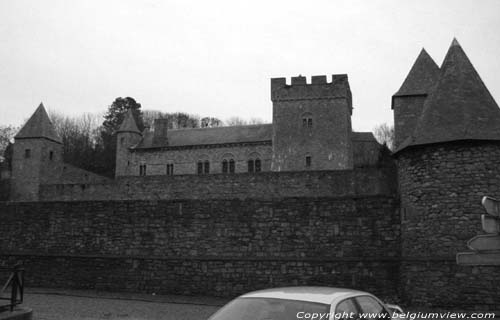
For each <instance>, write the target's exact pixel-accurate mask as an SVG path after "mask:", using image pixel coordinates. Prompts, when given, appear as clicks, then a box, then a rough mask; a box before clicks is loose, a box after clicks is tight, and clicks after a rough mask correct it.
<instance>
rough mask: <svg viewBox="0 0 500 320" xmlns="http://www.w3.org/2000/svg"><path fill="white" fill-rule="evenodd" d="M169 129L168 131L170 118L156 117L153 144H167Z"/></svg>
mask: <svg viewBox="0 0 500 320" xmlns="http://www.w3.org/2000/svg"><path fill="white" fill-rule="evenodd" d="M167 131H168V119H155V122H154V133H153V144H154V145H166V144H167V142H168V139H167Z"/></svg>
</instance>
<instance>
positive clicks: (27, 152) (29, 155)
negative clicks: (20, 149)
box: [24, 149, 31, 159]
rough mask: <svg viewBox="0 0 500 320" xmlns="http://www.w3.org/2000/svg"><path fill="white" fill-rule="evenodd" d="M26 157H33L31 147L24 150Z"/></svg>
mask: <svg viewBox="0 0 500 320" xmlns="http://www.w3.org/2000/svg"><path fill="white" fill-rule="evenodd" d="M24 157H25V158H26V159H28V158H31V149H26V150H24Z"/></svg>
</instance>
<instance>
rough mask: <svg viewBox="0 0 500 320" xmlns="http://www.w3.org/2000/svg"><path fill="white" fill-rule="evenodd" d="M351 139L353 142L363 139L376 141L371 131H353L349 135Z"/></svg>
mask: <svg viewBox="0 0 500 320" xmlns="http://www.w3.org/2000/svg"><path fill="white" fill-rule="evenodd" d="M351 140H352V141H354V142H358V141H360V142H361V141H364V142H373V141H375V142H376V141H377V139H375V136H374V135H373V133H372V132H353V133H352V135H351Z"/></svg>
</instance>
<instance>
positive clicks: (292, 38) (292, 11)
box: [0, 0, 500, 130]
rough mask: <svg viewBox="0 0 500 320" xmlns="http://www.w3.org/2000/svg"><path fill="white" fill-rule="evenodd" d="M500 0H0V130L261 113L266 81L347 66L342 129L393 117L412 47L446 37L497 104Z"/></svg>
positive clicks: (436, 51) (267, 116)
mask: <svg viewBox="0 0 500 320" xmlns="http://www.w3.org/2000/svg"><path fill="white" fill-rule="evenodd" d="M499 13H500V1H498V0H490V1H487V0H481V1H478V0H474V1H457V0H449V1H443V0H440V1H437V0H429V1H422V0H419V1H402V0H394V1H389V0H388V1H352V0H349V1H333V0H327V1H314V0H311V1H304V0H300V1H294V0H284V1H271V0H267V1H256V0H253V1H238V0H231V1H217V0H212V1H196V2H195V1H155V0H149V1H128V0H127V1H126V0H119V1H118V0H117V1H104V0H101V1H67V0H64V1H48V0H44V1H39V0H10V1H8V0H0V41H1V44H0V61H1V62H0V111H1V112H0V124H9V123H10V124H19V123H20V122H22V121H23V119H26V118H27V117H28V116H29V115H30V114H31V113H32V112H33V111H34V110H35V108H36V106H37V105H38V103H39V102H40V101H43V102H44V104H45V105H46V106H47V107H48V108H49V109H55V110H59V111H62V112H64V113H66V114H69V115H76V114H80V113H83V112H103V111H105V110H106V108H107V106H108V105H109V104H111V102H112V101H113V100H114V99H115V98H116V97H118V96H131V97H134V98H135V99H136V100H137V101H138V102H140V103H141V104H142V106H143V108H146V109H157V110H162V111H168V112H173V111H184V112H188V113H196V114H200V115H202V116H205V115H210V116H216V117H219V118H222V119H224V118H228V117H230V116H240V117H244V118H251V117H260V118H262V119H264V120H265V121H271V116H272V104H271V101H270V92H269V90H270V80H269V79H270V78H271V77H282V76H286V77H288V78H289V77H291V76H295V75H298V74H302V75H305V76H307V77H308V78H310V76H311V75H321V74H327V75H331V74H335V73H347V74H348V76H349V81H350V85H351V90H352V93H353V106H354V111H353V127H354V129H357V130H371V129H372V128H373V127H374V126H375V125H377V124H379V123H382V122H392V112H391V109H390V101H391V95H392V94H393V93H394V92H396V90H397V89H398V88H399V86H400V85H401V83H402V81H403V80H404V77H405V76H406V74H407V73H408V71H409V69H410V67H411V65H412V64H413V62H414V60H415V58H416V57H417V55H418V53H419V51H420V49H421V48H422V47H425V48H426V50H427V51H428V52H429V54H430V55H431V56H432V57H433V58H434V60H435V61H436V63H437V64H438V65H441V62H442V60H443V58H444V55H445V53H446V51H447V49H448V47H449V45H450V43H451V41H452V39H453V37H454V36H456V37H457V39H458V41H459V42H460V43H461V45H462V47H463V48H464V50H465V52H466V53H467V55H468V56H469V58H470V59H471V60H472V63H473V64H474V66H475V67H476V69H477V70H478V72H479V74H480V75H481V77H482V79H483V81H484V82H485V83H486V86H487V87H488V89H489V90H490V92H491V93H492V95H493V97H494V98H495V100H496V101H497V102H498V101H500V58H499V57H500V39H499V37H498V32H499V31H500V19H499V18H498V14H499Z"/></svg>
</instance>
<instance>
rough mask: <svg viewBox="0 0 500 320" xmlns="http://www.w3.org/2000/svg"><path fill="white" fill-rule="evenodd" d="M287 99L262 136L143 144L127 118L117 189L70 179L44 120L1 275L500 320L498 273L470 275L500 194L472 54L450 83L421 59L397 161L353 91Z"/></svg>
mask: <svg viewBox="0 0 500 320" xmlns="http://www.w3.org/2000/svg"><path fill="white" fill-rule="evenodd" d="M271 100H272V102H273V123H272V124H265V125H256V126H240V127H222V128H207V129H187V130H168V129H167V127H166V124H165V122H164V120H161V119H160V120H157V121H156V122H155V128H154V130H153V131H152V132H148V131H146V132H139V130H138V129H137V126H136V125H135V123H134V121H133V117H132V116H131V114H129V115H128V116H127V117H126V118H125V120H124V121H123V123H122V125H121V127H120V129H119V130H118V132H117V143H118V150H117V163H116V177H115V179H107V178H102V177H99V176H97V175H93V174H90V173H88V172H85V171H82V170H79V169H78V168H74V167H72V166H69V165H67V164H64V163H62V161H61V160H60V159H61V142H60V140H59V138H58V137H57V135H56V134H55V132H54V130H53V128H52V126H51V124H50V120H49V119H48V116H47V114H46V112H45V111H44V109H43V107H42V106H41V107H39V108H38V109H37V111H36V112H35V114H34V115H33V116H32V118H31V119H30V120H29V121H28V122H27V124H26V125H25V127H24V128H23V129H21V131H20V132H19V133H18V135H17V136H16V141H15V144H14V158H13V168H12V179H11V186H12V188H11V190H12V192H11V199H12V200H16V201H11V202H0V215H1V216H2V222H3V223H2V224H0V235H1V236H2V241H0V263H2V261H15V260H16V259H20V258H22V259H23V260H24V261H25V262H26V264H27V265H28V267H27V268H28V269H30V270H46V271H47V272H46V274H45V277H38V276H37V275H36V274H35V275H34V276H33V277H34V278H33V279H32V280H30V281H31V283H32V284H33V285H38V286H68V285H69V286H71V287H78V288H96V289H106V290H125V291H147V292H149V291H150V292H164V293H182V294H215V295H221V296H234V295H236V294H239V293H242V292H246V291H249V290H251V289H258V288H264V287H270V286H283V285H300V284H304V285H334V286H347V287H355V288H361V289H365V290H369V291H372V292H374V293H376V294H380V295H382V296H384V297H399V299H401V300H403V301H405V302H406V303H408V304H411V305H414V306H416V305H426V306H434V307H440V308H465V309H475V310H481V311H487V310H494V311H496V312H500V310H499V305H498V296H500V289H499V287H498V286H496V285H495V283H498V281H499V280H500V270H499V269H498V266H492V265H488V264H484V265H471V266H459V265H457V263H456V261H455V255H456V253H457V252H460V251H463V250H464V249H465V247H466V241H467V240H468V239H470V238H471V237H472V236H474V235H477V234H478V233H480V230H481V219H480V214H481V213H482V212H483V209H482V207H481V204H480V199H481V197H482V196H484V195H490V196H498V195H499V194H500V166H499V165H498V159H499V158H500V143H499V142H500V109H499V107H498V105H497V103H496V102H495V101H494V99H493V97H492V96H491V94H490V93H489V92H488V89H487V88H486V86H485V85H484V83H483V82H482V80H481V78H480V77H479V75H478V73H477V72H476V70H475V69H474V67H473V65H472V63H471V62H470V60H469V59H468V57H467V56H466V54H465V52H464V51H463V49H462V47H461V46H460V44H459V43H458V41H456V40H453V42H452V43H451V46H450V48H449V50H448V52H447V54H446V57H445V59H444V61H443V63H442V65H441V66H438V65H437V64H436V63H435V62H434V61H433V59H432V58H431V57H430V56H429V55H428V54H427V52H426V51H425V50H422V52H421V53H420V54H419V56H418V58H417V59H416V61H415V63H414V65H413V66H412V68H411V70H410V72H409V73H408V75H407V76H406V79H405V80H404V81H403V84H402V85H401V87H400V88H399V90H398V91H397V92H396V93H395V94H394V95H393V97H392V109H393V112H394V124H395V143H396V150H395V152H394V153H393V154H392V157H391V159H389V161H382V160H383V159H384V152H383V148H381V146H380V145H379V144H378V143H377V142H376V141H375V140H374V138H373V135H372V134H371V133H359V132H358V133H356V132H352V129H351V113H352V102H351V92H350V89H349V84H348V81H347V76H345V75H334V76H333V77H332V79H331V81H327V80H326V78H325V77H324V76H320V77H313V78H312V79H311V83H310V84H308V83H307V82H306V79H305V78H304V77H295V78H292V82H291V84H287V83H286V80H285V79H284V78H278V79H272V80H271ZM386 160H387V159H386ZM30 201H31V202H30ZM20 226H23V232H20V231H19V228H20ZM47 274H48V275H49V276H47ZM50 275H52V276H50ZM96 279H97V280H96ZM54 281H55V282H54Z"/></svg>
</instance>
